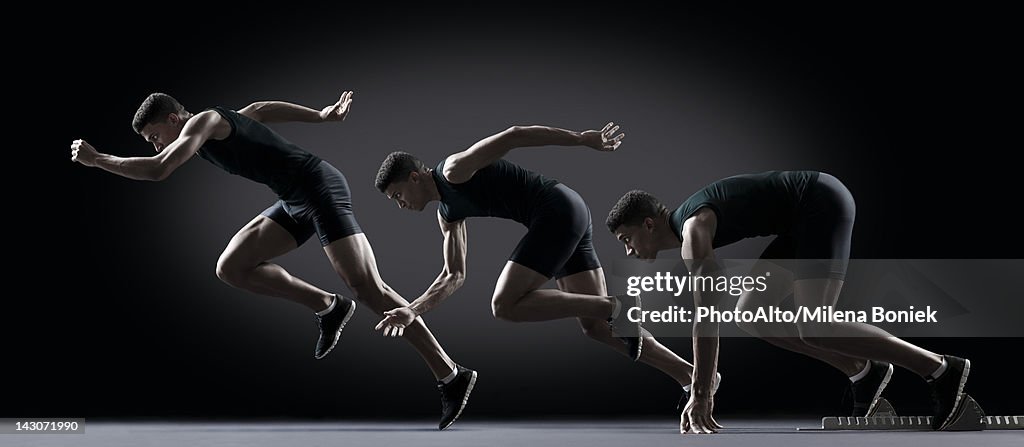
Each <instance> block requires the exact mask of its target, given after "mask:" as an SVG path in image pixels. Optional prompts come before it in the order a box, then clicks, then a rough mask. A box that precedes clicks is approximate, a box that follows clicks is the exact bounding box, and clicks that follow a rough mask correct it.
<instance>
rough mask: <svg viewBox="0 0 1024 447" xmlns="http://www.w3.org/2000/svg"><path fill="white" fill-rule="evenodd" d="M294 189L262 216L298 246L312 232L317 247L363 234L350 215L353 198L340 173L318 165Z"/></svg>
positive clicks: (305, 173) (354, 218)
mask: <svg viewBox="0 0 1024 447" xmlns="http://www.w3.org/2000/svg"><path fill="white" fill-rule="evenodd" d="M294 181H295V183H296V184H295V187H294V188H292V190H291V191H289V192H288V194H286V195H285V196H283V197H281V200H278V201H277V203H274V204H273V205H271V206H270V208H267V209H266V210H264V211H263V212H262V213H261V214H262V215H264V216H267V217H269V218H270V219H271V220H273V221H274V222H277V223H278V224H279V225H281V226H282V227H284V229H286V230H288V232H289V233H291V234H292V237H294V238H295V243H296V244H297V245H302V244H303V243H304V242H306V239H309V237H310V236H312V235H313V233H314V232H315V233H316V234H317V235H318V236H319V237H320V245H327V244H330V243H331V242H334V241H336V240H338V239H341V238H344V237H348V236H351V235H353V234H357V233H362V232H363V230H362V229H361V228H359V223H357V222H356V216H355V214H353V213H352V196H351V194H350V193H349V189H348V182H347V181H346V180H345V176H344V175H342V173H341V171H338V169H337V168H335V167H334V166H331V164H330V163H328V162H326V161H320V163H319V164H316V165H314V166H313V167H312V168H310V169H309V170H308V171H306V172H304V173H302V174H300V175H297V176H296V178H295V180H294Z"/></svg>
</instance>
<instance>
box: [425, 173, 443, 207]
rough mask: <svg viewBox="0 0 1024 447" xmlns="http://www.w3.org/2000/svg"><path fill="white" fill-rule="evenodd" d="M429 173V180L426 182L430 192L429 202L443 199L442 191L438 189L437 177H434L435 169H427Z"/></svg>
mask: <svg viewBox="0 0 1024 447" xmlns="http://www.w3.org/2000/svg"><path fill="white" fill-rule="evenodd" d="M427 175H429V176H430V181H429V182H424V183H426V188H427V192H428V193H429V196H428V197H430V200H429V201H428V202H427V203H430V202H433V201H435V200H441V192H440V191H438V190H437V179H435V178H434V170H433V169H427Z"/></svg>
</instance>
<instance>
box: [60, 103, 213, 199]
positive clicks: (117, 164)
mask: <svg viewBox="0 0 1024 447" xmlns="http://www.w3.org/2000/svg"><path fill="white" fill-rule="evenodd" d="M230 132H231V127H230V125H229V124H228V123H227V122H226V121H225V120H224V118H222V117H221V116H220V115H219V114H218V113H217V112H215V111H212V110H208V111H205V112H202V113H198V114H196V115H194V116H192V117H191V118H189V119H188V121H187V122H185V126H184V127H183V128H182V130H181V135H180V136H178V138H177V139H176V140H174V141H173V142H172V143H170V144H168V145H167V147H165V148H163V150H161V151H160V152H159V153H158V154H156V155H154V156H152V157H127V158H126V157H116V156H113V155H109V154H104V153H101V152H99V151H97V150H96V148H94V147H93V146H92V145H90V144H89V143H87V142H85V140H75V141H74V142H73V143H71V161H77V162H79V163H81V164H83V165H85V166H93V167H97V168H100V169H103V170H105V171H107V172H111V173H114V174H117V175H120V176H122V177H127V178H130V179H133V180H150V181H161V180H164V179H166V178H167V177H168V176H170V175H171V173H172V172H174V170H175V169H178V167H179V166H181V165H183V164H185V162H186V161H188V160H189V159H191V158H192V156H193V155H195V153H196V152H197V151H198V150H199V148H201V147H202V146H203V143H205V142H206V140H208V139H211V138H212V139H215V140H216V139H223V138H226V137H227V136H228V134H229V133H230Z"/></svg>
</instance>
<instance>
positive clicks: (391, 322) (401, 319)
mask: <svg viewBox="0 0 1024 447" xmlns="http://www.w3.org/2000/svg"><path fill="white" fill-rule="evenodd" d="M415 320H416V312H413V310H412V309H410V308H408V307H396V308H394V309H391V310H389V311H387V312H384V319H383V320H380V323H377V326H376V327H374V328H373V330H375V331H379V330H381V329H384V336H385V337H388V336H391V337H401V336H402V335H403V334H404V333H405V327H406V326H408V325H410V324H412V322H413V321H415Z"/></svg>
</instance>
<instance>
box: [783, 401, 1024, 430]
mask: <svg viewBox="0 0 1024 447" xmlns="http://www.w3.org/2000/svg"><path fill="white" fill-rule="evenodd" d="M962 399H963V402H961V403H960V409H959V410H958V411H957V412H956V415H955V416H953V422H951V423H950V424H949V425H948V426H946V428H944V429H943V431H979V430H1024V416H985V412H984V411H983V410H982V409H981V406H980V405H978V402H977V401H975V400H974V398H972V397H971V396H969V395H966V394H964V395H963V397H962ZM799 430H815V431H821V430H824V431H834V430H906V431H922V430H923V431H931V430H932V417H931V416H899V415H897V414H896V410H895V409H894V408H893V406H892V404H890V403H889V401H887V400H885V399H884V398H883V399H881V400H879V402H878V405H877V406H876V407H875V411H873V412H872V413H871V414H870V415H868V416H866V417H853V416H839V417H835V416H833V417H824V418H821V428H812V429H799Z"/></svg>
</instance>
